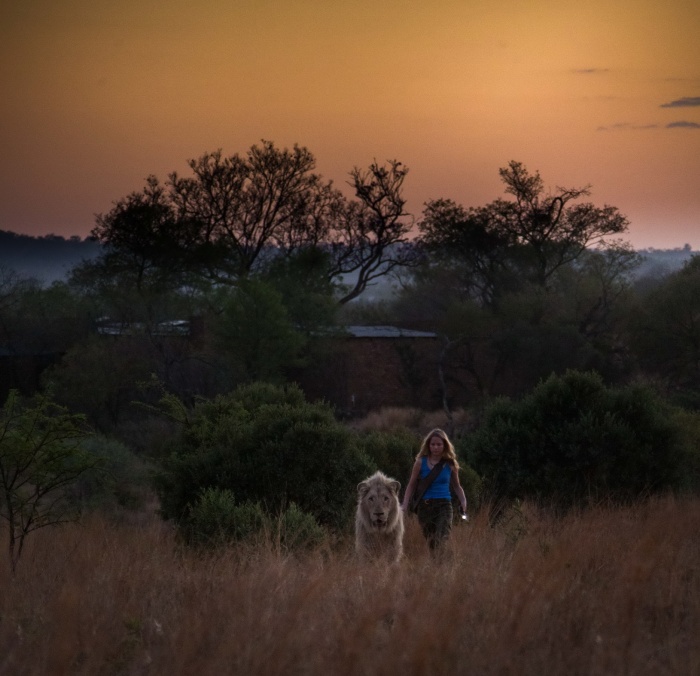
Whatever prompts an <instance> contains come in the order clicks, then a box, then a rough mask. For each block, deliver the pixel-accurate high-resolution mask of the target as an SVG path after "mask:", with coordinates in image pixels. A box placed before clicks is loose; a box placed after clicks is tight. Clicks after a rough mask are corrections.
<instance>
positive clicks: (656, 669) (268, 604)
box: [0, 498, 700, 675]
mask: <svg viewBox="0 0 700 676" xmlns="http://www.w3.org/2000/svg"><path fill="white" fill-rule="evenodd" d="M502 524H503V525H500V526H497V527H495V528H491V527H490V526H489V524H488V522H487V518H486V514H485V511H484V513H482V514H478V515H476V517H475V518H473V520H472V521H471V522H470V523H469V524H468V525H466V526H461V527H458V528H455V530H454V531H453V535H452V539H451V542H450V548H449V551H448V555H447V556H446V557H445V559H444V560H442V561H434V560H432V559H431V558H430V556H429V555H428V554H427V551H426V548H425V544H424V542H423V540H422V537H421V535H420V533H419V531H418V527H417V524H416V523H415V521H413V520H411V522H410V523H409V524H408V529H407V535H406V557H405V559H404V561H403V562H402V563H401V564H400V565H399V566H397V567H396V568H392V569H389V570H387V569H384V568H381V567H376V566H372V565H369V566H361V565H359V564H357V563H356V561H355V560H354V557H353V556H352V552H351V550H350V538H349V539H348V542H347V543H340V544H337V545H334V546H333V547H332V548H331V547H324V548H321V549H318V550H316V551H313V552H307V553H303V554H298V555H294V556H292V555H289V554H285V553H284V552H283V551H282V550H281V549H280V548H279V547H277V546H276V545H275V543H274V541H270V540H268V541H266V542H258V543H254V544H248V545H240V546H238V547H232V548H230V549H227V550H224V551H220V552H218V553H216V554H201V553H200V554H198V553H195V552H192V551H189V550H185V549H183V548H181V547H180V546H179V545H178V543H177V541H176V538H175V535H174V533H173V532H172V531H171V530H170V529H169V528H168V527H167V526H166V525H164V524H162V523H160V522H159V521H158V520H157V518H155V517H154V519H153V520H152V521H150V522H148V523H146V524H123V525H114V524H110V523H109V522H107V521H105V520H102V519H100V518H98V517H93V518H91V519H88V520H86V521H84V522H83V524H82V525H74V526H70V527H65V528H62V529H54V530H50V529H46V530H44V531H43V532H41V531H39V532H37V533H36V534H34V537H33V538H32V541H31V542H28V545H27V551H26V552H25V554H24V557H23V559H22V560H21V561H20V564H19V568H18V572H17V576H16V577H15V579H12V578H10V576H9V564H8V562H7V560H6V555H5V554H3V556H5V558H3V559H2V560H1V561H0V563H1V564H2V566H3V570H2V578H1V580H0V673H2V674H64V673H70V674H183V675H184V674H188V675H189V674H227V673H231V674H233V673H236V674H302V673H303V674H394V673H400V674H441V673H445V674H447V673H457V674H538V675H541V674H623V673H624V674H654V675H656V674H697V673H700V642H699V641H698V640H697V637H698V636H700V537H699V536H698V533H700V500H692V501H691V500H688V501H681V500H678V499H672V498H664V499H655V500H652V501H649V502H645V503H643V504H642V503H640V504H638V505H636V506H633V507H629V508H599V509H592V510H588V511H586V512H584V513H581V514H577V515H570V516H568V517H565V518H563V519H560V520H556V519H554V518H552V517H551V516H550V515H548V514H546V513H541V512H538V511H536V510H534V509H533V508H531V507H529V506H528V505H525V506H524V507H523V509H522V512H521V514H519V515H518V517H517V519H511V520H504V521H503V522H502Z"/></svg>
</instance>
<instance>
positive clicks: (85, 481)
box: [70, 435, 150, 512]
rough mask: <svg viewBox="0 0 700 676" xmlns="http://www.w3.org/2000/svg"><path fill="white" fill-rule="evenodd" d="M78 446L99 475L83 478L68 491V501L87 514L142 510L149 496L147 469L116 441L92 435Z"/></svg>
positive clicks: (148, 470) (95, 473)
mask: <svg viewBox="0 0 700 676" xmlns="http://www.w3.org/2000/svg"><path fill="white" fill-rule="evenodd" d="M81 445H82V448H83V449H84V450H85V451H86V452H87V453H88V454H89V455H90V456H92V457H93V458H95V460H96V461H97V462H98V465H99V467H100V470H101V471H100V472H90V473H86V474H84V475H82V476H81V477H80V478H79V479H78V481H77V482H76V483H75V484H74V485H73V486H72V487H71V490H70V496H71V499H72V500H73V501H74V502H75V503H76V504H78V505H79V506H80V507H81V508H82V509H87V510H95V509H99V510H102V511H104V512H115V511H117V510H119V509H130V510H135V509H140V508H142V507H143V506H144V503H145V502H146V500H147V497H148V495H149V493H150V483H149V481H150V469H149V466H148V465H147V464H146V463H145V462H144V461H143V460H142V459H141V458H139V457H138V456H136V454H135V453H133V452H132V451H131V450H130V449H129V448H127V447H126V446H125V445H124V444H123V443H121V442H120V441H117V440H115V439H108V438H106V437H103V436H99V435H95V436H92V437H88V438H87V439H85V440H84V441H83V442H82V444H81Z"/></svg>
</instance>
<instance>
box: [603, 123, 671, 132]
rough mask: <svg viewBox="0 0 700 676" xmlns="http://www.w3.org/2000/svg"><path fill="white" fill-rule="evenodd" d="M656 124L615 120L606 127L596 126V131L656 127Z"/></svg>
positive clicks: (657, 126)
mask: <svg viewBox="0 0 700 676" xmlns="http://www.w3.org/2000/svg"><path fill="white" fill-rule="evenodd" d="M658 128H659V125H658V124H632V123H631V122H617V123H616V124H611V125H610V126H608V127H598V129H597V130H596V131H630V130H639V129H658Z"/></svg>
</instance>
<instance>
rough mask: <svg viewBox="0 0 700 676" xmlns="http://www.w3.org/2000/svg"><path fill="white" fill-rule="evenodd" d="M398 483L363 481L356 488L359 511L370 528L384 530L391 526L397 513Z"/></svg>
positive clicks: (390, 481) (391, 481)
mask: <svg viewBox="0 0 700 676" xmlns="http://www.w3.org/2000/svg"><path fill="white" fill-rule="evenodd" d="M400 487H401V486H400V484H399V482H398V481H394V480H388V481H382V480H374V481H370V480H368V481H363V482H362V483H361V484H360V485H359V486H358V498H359V505H360V509H361V510H362V511H363V513H364V517H365V519H366V521H367V522H368V523H369V525H371V526H372V528H375V529H377V530H384V529H386V528H389V527H390V526H393V525H394V524H395V522H396V517H397V514H398V511H399V500H398V492H399V489H400Z"/></svg>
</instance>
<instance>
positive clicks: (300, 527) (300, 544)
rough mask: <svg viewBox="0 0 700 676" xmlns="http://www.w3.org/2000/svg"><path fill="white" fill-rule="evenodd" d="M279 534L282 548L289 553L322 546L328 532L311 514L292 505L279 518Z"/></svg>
mask: <svg viewBox="0 0 700 676" xmlns="http://www.w3.org/2000/svg"><path fill="white" fill-rule="evenodd" d="M278 533H279V542H280V546H281V547H282V548H283V549H286V550H288V551H291V550H295V549H305V548H309V547H314V546H316V545H320V544H321V543H322V542H323V541H324V539H325V537H326V531H325V529H324V528H323V527H322V526H320V525H319V524H318V523H317V522H316V519H314V517H313V516H312V515H311V514H308V513H307V512H304V511H302V510H301V509H300V508H299V507H298V505H296V504H295V503H292V504H291V505H289V507H288V509H286V510H285V511H284V512H283V513H282V514H281V515H280V517H279V520H278Z"/></svg>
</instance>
